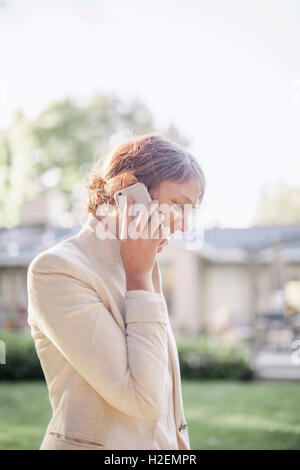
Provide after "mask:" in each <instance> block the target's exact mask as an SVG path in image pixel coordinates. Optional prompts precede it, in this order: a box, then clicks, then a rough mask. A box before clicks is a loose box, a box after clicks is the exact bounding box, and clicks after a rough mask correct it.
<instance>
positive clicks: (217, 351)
mask: <svg viewBox="0 0 300 470" xmlns="http://www.w3.org/2000/svg"><path fill="white" fill-rule="evenodd" d="M176 343H177V348H178V355H179V362H180V371H181V377H182V378H186V379H231V380H251V379H253V378H254V373H253V370H252V368H251V367H250V364H249V361H248V357H247V351H246V350H245V349H244V348H243V347H242V345H238V344H231V345H229V344H224V343H223V344H222V343H220V342H218V340H217V341H216V340H215V339H214V338H208V337H206V336H205V335H199V336H197V337H193V338H188V337H185V338H183V337H182V338H178V337H177V338H176Z"/></svg>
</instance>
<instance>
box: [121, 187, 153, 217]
mask: <svg viewBox="0 0 300 470" xmlns="http://www.w3.org/2000/svg"><path fill="white" fill-rule="evenodd" d="M130 194H132V195H133V197H134V204H135V203H138V204H144V205H145V206H147V205H148V204H149V202H150V201H151V200H152V198H151V196H150V194H149V192H148V190H147V188H146V186H145V185H144V184H143V183H135V184H132V185H131V186H128V187H127V188H125V189H121V190H120V191H117V192H116V193H115V194H114V199H115V201H116V203H117V204H118V206H119V208H120V209H121V211H122V212H123V211H124V209H125V204H126V199H127V196H129V195H130Z"/></svg>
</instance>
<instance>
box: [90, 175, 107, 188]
mask: <svg viewBox="0 0 300 470" xmlns="http://www.w3.org/2000/svg"><path fill="white" fill-rule="evenodd" d="M106 184H107V183H106V181H105V179H104V178H101V176H96V177H94V178H93V181H92V183H91V184H90V185H89V188H90V189H103V188H104V187H105V186H106Z"/></svg>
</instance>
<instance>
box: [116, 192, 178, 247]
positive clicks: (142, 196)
mask: <svg viewBox="0 0 300 470" xmlns="http://www.w3.org/2000/svg"><path fill="white" fill-rule="evenodd" d="M129 195H133V197H134V204H135V203H138V204H144V205H145V206H147V205H148V204H149V202H150V201H152V198H151V196H150V194H149V192H148V190H147V187H146V185H145V184H144V183H134V184H132V185H130V186H128V187H127V188H125V189H121V190H120V191H117V192H115V194H114V199H115V201H116V203H117V204H118V206H119V208H120V210H121V211H122V212H123V211H124V209H125V204H126V199H127V196H129ZM162 224H163V223H162ZM168 243H169V240H168V239H164V240H163V241H162V242H161V243H160V245H159V247H160V249H161V248H162V247H163V246H165V245H167V244H168Z"/></svg>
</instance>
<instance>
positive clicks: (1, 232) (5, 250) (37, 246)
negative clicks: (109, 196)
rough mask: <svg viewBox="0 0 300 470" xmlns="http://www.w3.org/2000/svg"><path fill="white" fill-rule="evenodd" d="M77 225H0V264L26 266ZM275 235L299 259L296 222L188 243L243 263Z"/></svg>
mask: <svg viewBox="0 0 300 470" xmlns="http://www.w3.org/2000/svg"><path fill="white" fill-rule="evenodd" d="M81 227H82V226H81V225H79V224H78V225H76V226H74V227H71V228H62V227H53V226H40V227H39V226H37V227H34V226H32V227H26V226H16V227H14V228H12V229H5V228H0V266H27V265H28V264H29V263H30V261H31V260H32V259H33V258H34V256H35V255H36V254H38V253H39V252H41V251H43V250H45V249H47V248H50V247H51V246H52V245H55V244H56V243H58V242H60V241H62V240H64V239H66V238H69V237H71V236H73V235H75V234H76V233H78V232H79V230H80V229H81ZM184 235H186V234H184ZM276 236H280V237H281V238H282V239H283V243H282V246H283V248H284V253H285V255H286V257H287V259H289V260H291V261H294V262H299V261H300V225H289V226H265V227H258V226H254V227H249V228H220V227H214V228H210V229H205V230H204V243H203V245H202V244H201V246H200V248H197V242H199V239H200V238H199V237H198V238H197V237H195V239H194V241H191V246H192V244H193V243H194V244H195V250H194V251H197V252H198V253H199V254H200V255H201V256H203V257H204V258H206V259H209V260H211V261H214V262H246V260H247V251H246V250H248V249H258V250H259V249H261V250H262V252H261V255H260V256H261V260H268V258H269V257H270V256H271V252H272V251H271V250H272V240H273V239H274V237H276ZM183 240H184V239H183ZM171 242H172V241H171ZM177 243H178V241H176V244H177ZM179 243H181V242H179ZM270 247H271V248H270Z"/></svg>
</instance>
